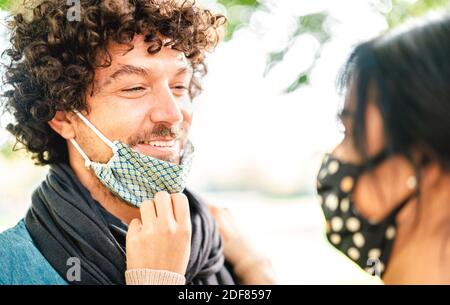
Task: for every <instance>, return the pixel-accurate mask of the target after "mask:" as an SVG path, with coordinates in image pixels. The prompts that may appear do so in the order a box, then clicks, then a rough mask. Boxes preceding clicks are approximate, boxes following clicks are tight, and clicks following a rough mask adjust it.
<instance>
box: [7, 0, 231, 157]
mask: <svg viewBox="0 0 450 305" xmlns="http://www.w3.org/2000/svg"><path fill="white" fill-rule="evenodd" d="M66 3H67V1H66V0H47V1H41V2H40V3H39V4H35V5H33V6H32V7H31V9H32V14H30V15H31V16H29V17H27V16H26V14H25V13H24V12H21V13H17V14H14V15H12V16H11V17H10V20H9V23H8V25H9V28H10V31H11V36H10V42H11V47H10V48H9V49H7V50H6V51H5V53H4V54H6V55H7V56H9V58H10V62H9V63H8V65H6V67H5V68H6V73H5V81H4V82H5V84H6V85H7V86H8V85H9V87H10V89H9V90H7V91H6V92H5V93H4V94H3V97H4V106H5V110H6V111H7V112H9V113H11V114H13V115H14V117H15V121H16V122H15V123H12V124H9V125H8V126H7V127H6V128H7V130H8V131H10V132H11V133H12V134H13V135H14V136H15V138H16V144H18V143H21V144H22V145H23V146H24V147H25V149H26V150H27V151H29V152H31V154H32V156H33V159H35V161H36V164H38V165H45V164H52V163H56V162H67V160H68V156H67V146H66V142H65V140H64V139H63V138H62V137H61V136H60V135H58V134H57V133H56V132H55V131H53V130H52V129H51V128H50V126H49V125H48V121H50V120H51V119H52V118H53V117H54V116H55V113H56V111H72V110H74V109H77V110H87V105H86V94H85V93H86V92H89V90H90V89H89V88H90V86H91V87H93V80H94V73H95V69H96V68H99V67H105V66H109V65H110V64H111V56H110V54H109V53H108V50H107V44H108V42H111V41H113V42H116V43H120V44H126V45H129V50H131V49H132V48H133V46H132V45H131V41H132V40H133V37H134V35H136V34H142V35H145V39H146V42H148V43H149V47H148V52H149V53H151V54H155V53H158V52H159V51H160V49H161V47H162V46H163V42H162V41H161V39H160V37H164V46H170V47H172V48H173V49H176V50H179V51H181V52H183V53H184V54H185V55H186V57H187V58H188V59H189V60H190V62H191V64H192V67H193V70H194V76H193V78H192V81H191V84H190V86H189V94H190V96H191V98H194V97H195V96H196V95H197V94H198V93H199V92H200V91H201V86H200V83H199V80H200V78H201V77H202V76H204V75H205V74H206V66H205V63H204V57H205V52H206V51H210V50H212V49H213V48H214V47H215V46H216V45H217V43H218V42H219V41H220V38H221V36H222V34H223V25H224V24H225V22H226V19H225V17H224V16H223V15H220V14H214V13H212V12H211V11H209V10H207V9H203V8H200V7H199V6H198V5H196V3H195V2H194V0H193V1H189V0H186V1H180V0H80V4H81V14H80V17H81V18H80V20H78V21H69V19H68V18H67V12H68V10H69V9H70V6H69V5H67V4H66ZM166 39H167V40H166ZM166 41H167V42H166ZM99 55H101V60H99ZM80 93H81V94H80Z"/></svg>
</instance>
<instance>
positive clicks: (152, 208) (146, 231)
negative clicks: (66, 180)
mask: <svg viewBox="0 0 450 305" xmlns="http://www.w3.org/2000/svg"><path fill="white" fill-rule="evenodd" d="M140 210H141V220H139V219H137V218H136V219H133V220H132V221H131V223H130V224H129V226H128V233H127V237H126V255H127V269H128V270H131V269H141V268H145V269H154V270H166V271H170V272H175V273H178V274H182V275H184V274H185V273H186V268H187V265H188V261H189V255H190V253H191V231H192V227H191V218H190V213H189V202H188V200H187V198H186V196H185V195H184V194H182V193H178V194H172V195H169V194H168V193H167V192H159V193H157V194H156V195H155V198H154V200H148V201H144V202H143V203H142V206H141V208H140Z"/></svg>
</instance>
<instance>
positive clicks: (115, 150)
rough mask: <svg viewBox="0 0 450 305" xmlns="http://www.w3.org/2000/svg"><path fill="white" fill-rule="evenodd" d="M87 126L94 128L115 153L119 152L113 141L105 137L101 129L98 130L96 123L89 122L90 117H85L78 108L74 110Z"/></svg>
mask: <svg viewBox="0 0 450 305" xmlns="http://www.w3.org/2000/svg"><path fill="white" fill-rule="evenodd" d="M73 112H74V113H75V114H76V115H77V116H78V117H79V118H80V119H81V120H82V121H83V122H84V123H85V124H86V125H87V126H89V128H91V129H92V131H93V132H95V134H96V135H97V136H98V137H99V138H100V139H101V140H102V141H103V142H105V144H106V145H108V146H109V147H110V148H111V149H112V151H113V153H116V152H117V147H116V146H115V145H114V143H112V142H111V141H110V140H109V139H108V138H107V137H105V136H104V135H103V134H102V133H101V132H100V130H98V129H97V128H96V127H95V126H94V125H92V123H91V122H89V120H88V119H86V118H85V116H84V115H82V114H81V113H80V112H79V111H78V110H74V111H73Z"/></svg>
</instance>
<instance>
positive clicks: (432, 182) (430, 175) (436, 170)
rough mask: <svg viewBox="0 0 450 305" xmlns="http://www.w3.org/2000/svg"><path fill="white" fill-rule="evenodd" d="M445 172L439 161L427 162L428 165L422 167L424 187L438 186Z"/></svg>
mask: <svg viewBox="0 0 450 305" xmlns="http://www.w3.org/2000/svg"><path fill="white" fill-rule="evenodd" d="M443 174H444V172H443V170H442V167H441V166H440V165H439V164H438V162H434V161H432V162H427V164H426V165H424V166H423V167H422V173H421V180H422V181H421V183H422V187H424V188H431V187H434V186H436V184H438V183H439V181H440V180H441V178H442V175H443Z"/></svg>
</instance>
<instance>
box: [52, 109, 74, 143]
mask: <svg viewBox="0 0 450 305" xmlns="http://www.w3.org/2000/svg"><path fill="white" fill-rule="evenodd" d="M73 124H74V121H73V120H71V118H70V117H69V115H68V113H67V112H65V111H56V114H55V116H54V117H53V119H51V120H50V121H49V122H48V125H50V127H51V128H52V129H53V130H54V131H56V132H57V133H58V134H59V135H60V136H61V137H63V138H64V139H66V140H69V139H73V138H74V137H75V130H74V128H73Z"/></svg>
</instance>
